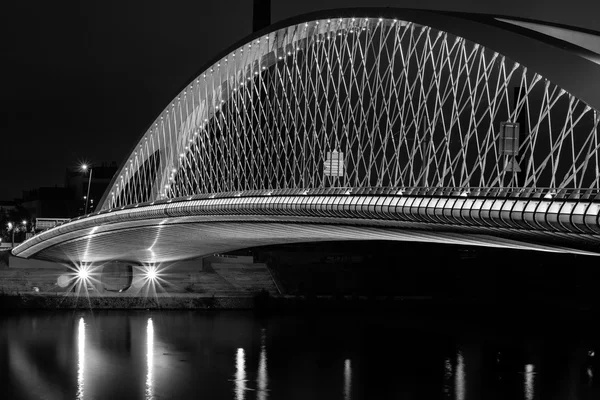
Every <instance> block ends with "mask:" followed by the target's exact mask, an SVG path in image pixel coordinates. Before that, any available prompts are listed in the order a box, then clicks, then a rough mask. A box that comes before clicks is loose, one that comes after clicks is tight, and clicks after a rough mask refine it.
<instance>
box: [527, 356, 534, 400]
mask: <svg viewBox="0 0 600 400" xmlns="http://www.w3.org/2000/svg"><path fill="white" fill-rule="evenodd" d="M534 375H535V372H534V368H533V364H527V365H526V366H525V399H526V400H533V378H534Z"/></svg>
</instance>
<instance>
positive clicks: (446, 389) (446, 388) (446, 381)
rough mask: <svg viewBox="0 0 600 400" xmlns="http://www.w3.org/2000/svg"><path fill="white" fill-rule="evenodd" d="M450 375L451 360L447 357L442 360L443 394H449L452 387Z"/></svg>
mask: <svg viewBox="0 0 600 400" xmlns="http://www.w3.org/2000/svg"><path fill="white" fill-rule="evenodd" d="M452 375H453V374H452V362H451V361H450V358H449V357H447V358H446V360H445V361H444V394H445V395H446V396H449V395H450V392H451V389H452V381H451V380H452Z"/></svg>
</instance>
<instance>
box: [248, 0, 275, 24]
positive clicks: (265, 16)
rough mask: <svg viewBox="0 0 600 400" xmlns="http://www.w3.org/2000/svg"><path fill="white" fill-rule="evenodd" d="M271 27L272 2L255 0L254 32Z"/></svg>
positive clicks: (253, 12)
mask: <svg viewBox="0 0 600 400" xmlns="http://www.w3.org/2000/svg"><path fill="white" fill-rule="evenodd" d="M269 25H271V0H254V3H253V9H252V32H256V31H260V30H261V29H263V28H266V27H267V26H269Z"/></svg>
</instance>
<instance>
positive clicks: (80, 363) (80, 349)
mask: <svg viewBox="0 0 600 400" xmlns="http://www.w3.org/2000/svg"><path fill="white" fill-rule="evenodd" d="M84 362H85V321H84V320H83V317H81V318H79V327H78V329H77V400H82V399H83V383H84V382H83V374H84V372H85V364H84Z"/></svg>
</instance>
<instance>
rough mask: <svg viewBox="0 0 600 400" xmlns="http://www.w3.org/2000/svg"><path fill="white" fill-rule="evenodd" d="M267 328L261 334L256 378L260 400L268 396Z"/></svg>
mask: <svg viewBox="0 0 600 400" xmlns="http://www.w3.org/2000/svg"><path fill="white" fill-rule="evenodd" d="M265 342H266V337H265V330H264V329H263V330H262V332H261V335H260V359H259V360H258V376H257V378H256V386H257V387H258V393H257V396H256V397H257V398H258V400H265V399H266V398H267V397H268V394H267V385H268V376H267V346H266V343H265Z"/></svg>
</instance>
